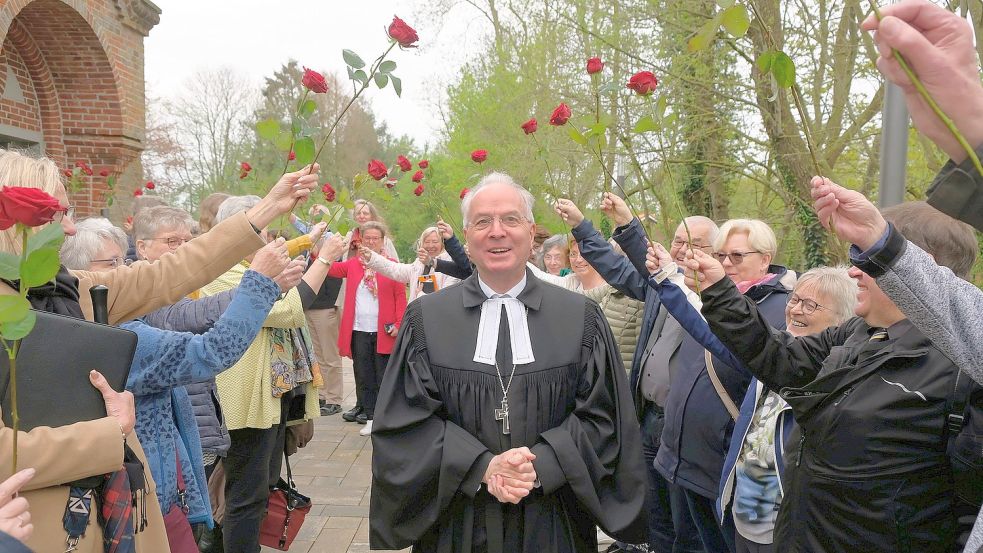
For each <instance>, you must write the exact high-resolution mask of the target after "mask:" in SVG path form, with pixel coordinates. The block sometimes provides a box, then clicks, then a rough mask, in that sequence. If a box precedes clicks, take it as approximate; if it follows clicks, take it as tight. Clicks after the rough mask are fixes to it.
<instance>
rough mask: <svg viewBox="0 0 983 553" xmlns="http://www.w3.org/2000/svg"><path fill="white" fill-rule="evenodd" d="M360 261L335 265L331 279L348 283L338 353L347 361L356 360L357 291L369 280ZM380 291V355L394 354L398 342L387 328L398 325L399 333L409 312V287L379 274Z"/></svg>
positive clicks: (377, 284)
mask: <svg viewBox="0 0 983 553" xmlns="http://www.w3.org/2000/svg"><path fill="white" fill-rule="evenodd" d="M359 259H360V258H359V257H358V256H355V257H350V258H348V259H347V260H346V261H335V262H334V263H332V264H331V267H329V268H328V276H332V277H335V278H347V280H345V307H344V309H342V312H341V326H340V327H339V328H338V352H339V353H340V354H341V355H344V356H345V357H348V358H351V356H352V329H353V328H354V327H355V291H356V290H358V285H359V284H361V282H362V277H363V276H365V269H363V268H362V264H361V263H360V262H359ZM375 280H376V289H377V291H378V294H379V295H378V297H379V327H378V329H377V332H378V333H379V335H378V338H377V341H376V344H377V349H376V351H377V352H378V353H381V354H390V353H392V352H393V345H394V344H395V343H396V339H395V338H393V337H392V336H390V335H389V333H387V332H386V328H385V327H386V325H387V324H394V325H396V328H397V329H398V328H399V326H400V325H401V324H402V321H403V312H404V311H406V285H405V284H403V283H402V282H396V281H394V280H390V279H388V278H386V277H384V276H382V275H381V274H379V273H376V274H375Z"/></svg>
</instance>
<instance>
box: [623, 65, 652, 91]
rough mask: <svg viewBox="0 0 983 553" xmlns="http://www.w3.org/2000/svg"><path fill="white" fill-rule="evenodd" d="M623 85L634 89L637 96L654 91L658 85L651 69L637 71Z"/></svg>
mask: <svg viewBox="0 0 983 553" xmlns="http://www.w3.org/2000/svg"><path fill="white" fill-rule="evenodd" d="M625 86H627V87H628V88H630V89H632V90H634V91H635V93H636V94H638V95H639V96H648V95H649V94H651V93H652V92H653V91H655V87H657V86H659V79H657V78H656V77H655V74H654V73H652V72H651V71H639V72H638V73H635V74H634V75H632V76H631V79H628V84H627V85H625Z"/></svg>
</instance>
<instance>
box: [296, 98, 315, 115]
mask: <svg viewBox="0 0 983 553" xmlns="http://www.w3.org/2000/svg"><path fill="white" fill-rule="evenodd" d="M316 109H317V102H315V101H314V100H307V101H306V102H304V103H303V104H302V105H301V106H300V116H301V117H310V116H311V115H312V114H313V113H314V110H316Z"/></svg>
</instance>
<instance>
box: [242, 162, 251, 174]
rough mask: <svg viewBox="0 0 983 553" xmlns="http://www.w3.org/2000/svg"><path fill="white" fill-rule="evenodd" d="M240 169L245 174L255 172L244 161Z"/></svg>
mask: <svg viewBox="0 0 983 553" xmlns="http://www.w3.org/2000/svg"><path fill="white" fill-rule="evenodd" d="M239 168H240V169H242V171H243V172H244V173H248V172H250V171H252V170H253V166H252V165H250V164H249V162H248V161H243V162H242V164H240V166H239Z"/></svg>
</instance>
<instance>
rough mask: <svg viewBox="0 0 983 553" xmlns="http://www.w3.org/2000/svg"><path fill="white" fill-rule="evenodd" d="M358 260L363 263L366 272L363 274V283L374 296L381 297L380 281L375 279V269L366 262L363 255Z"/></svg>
mask: <svg viewBox="0 0 983 553" xmlns="http://www.w3.org/2000/svg"><path fill="white" fill-rule="evenodd" d="M358 262H359V263H361V264H362V270H363V271H365V274H364V275H363V276H362V283H363V284H365V287H366V288H367V289H368V290H369V292H372V297H379V287H378V282H376V279H375V269H372V268H370V267H369V266H368V265H366V264H365V260H364V259H362V258H361V257H359V258H358Z"/></svg>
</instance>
